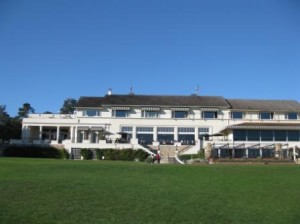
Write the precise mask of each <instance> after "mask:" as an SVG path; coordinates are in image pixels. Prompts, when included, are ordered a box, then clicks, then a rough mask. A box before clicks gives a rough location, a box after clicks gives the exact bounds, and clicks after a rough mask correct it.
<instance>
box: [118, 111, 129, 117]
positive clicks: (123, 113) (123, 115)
mask: <svg viewBox="0 0 300 224" xmlns="http://www.w3.org/2000/svg"><path fill="white" fill-rule="evenodd" d="M128 115H129V111H128V110H115V117H128Z"/></svg>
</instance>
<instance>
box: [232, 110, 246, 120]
mask: <svg viewBox="0 0 300 224" xmlns="http://www.w3.org/2000/svg"><path fill="white" fill-rule="evenodd" d="M243 118H244V113H243V112H241V111H232V112H231V119H243Z"/></svg>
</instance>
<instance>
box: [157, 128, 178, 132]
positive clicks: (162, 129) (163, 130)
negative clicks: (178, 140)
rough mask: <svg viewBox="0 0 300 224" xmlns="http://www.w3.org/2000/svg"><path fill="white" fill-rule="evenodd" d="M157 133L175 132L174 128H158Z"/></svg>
mask: <svg viewBox="0 0 300 224" xmlns="http://www.w3.org/2000/svg"><path fill="white" fill-rule="evenodd" d="M157 132H174V128H157Z"/></svg>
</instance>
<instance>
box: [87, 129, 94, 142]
mask: <svg viewBox="0 0 300 224" xmlns="http://www.w3.org/2000/svg"><path fill="white" fill-rule="evenodd" d="M92 135H93V131H89V132H88V140H89V143H91V142H92Z"/></svg>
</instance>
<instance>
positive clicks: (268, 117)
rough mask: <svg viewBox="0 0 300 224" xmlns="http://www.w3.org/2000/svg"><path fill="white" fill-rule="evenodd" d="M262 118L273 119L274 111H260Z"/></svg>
mask: <svg viewBox="0 0 300 224" xmlns="http://www.w3.org/2000/svg"><path fill="white" fill-rule="evenodd" d="M260 119H262V120H271V119H273V113H270V112H260Z"/></svg>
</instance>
